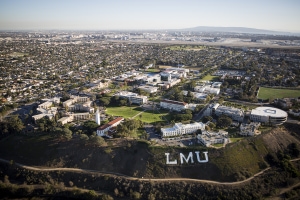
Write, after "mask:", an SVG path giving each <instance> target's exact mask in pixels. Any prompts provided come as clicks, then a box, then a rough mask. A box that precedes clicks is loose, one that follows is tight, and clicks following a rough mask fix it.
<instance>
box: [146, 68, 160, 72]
mask: <svg viewBox="0 0 300 200" xmlns="http://www.w3.org/2000/svg"><path fill="white" fill-rule="evenodd" d="M146 72H160V70H159V69H156V68H155V69H154V68H149V69H146Z"/></svg>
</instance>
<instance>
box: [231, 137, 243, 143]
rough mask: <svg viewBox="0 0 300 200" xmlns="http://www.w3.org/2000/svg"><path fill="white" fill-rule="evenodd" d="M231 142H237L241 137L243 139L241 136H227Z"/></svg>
mask: <svg viewBox="0 0 300 200" xmlns="http://www.w3.org/2000/svg"><path fill="white" fill-rule="evenodd" d="M229 139H230V141H231V142H238V141H240V140H242V139H244V138H243V137H234V138H229Z"/></svg>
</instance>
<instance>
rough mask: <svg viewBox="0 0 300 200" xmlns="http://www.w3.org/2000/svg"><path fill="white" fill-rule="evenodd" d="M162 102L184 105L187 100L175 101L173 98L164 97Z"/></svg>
mask: <svg viewBox="0 0 300 200" xmlns="http://www.w3.org/2000/svg"><path fill="white" fill-rule="evenodd" d="M162 102H166V103H171V104H177V105H183V106H184V105H186V104H187V103H185V102H181V101H173V100H168V99H164V100H162Z"/></svg>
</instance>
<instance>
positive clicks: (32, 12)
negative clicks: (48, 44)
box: [0, 0, 300, 33]
mask: <svg viewBox="0 0 300 200" xmlns="http://www.w3.org/2000/svg"><path fill="white" fill-rule="evenodd" d="M197 26H215V27H248V28H258V29H266V30H275V31H288V32H297V33H300V0H0V30H33V29H34V30H43V29H46V30H49V29H50V30H53V29H61V30H69V29H70V30H128V29H135V30H143V29H156V30H157V29H180V28H192V27H197Z"/></svg>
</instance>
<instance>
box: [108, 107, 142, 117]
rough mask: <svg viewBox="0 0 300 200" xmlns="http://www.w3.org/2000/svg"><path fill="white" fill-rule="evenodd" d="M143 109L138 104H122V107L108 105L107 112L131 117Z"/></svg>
mask: <svg viewBox="0 0 300 200" xmlns="http://www.w3.org/2000/svg"><path fill="white" fill-rule="evenodd" d="M142 111H143V110H142V109H141V108H140V107H137V106H131V107H127V106H122V107H107V108H106V113H107V114H109V115H112V116H122V117H124V118H131V117H133V116H135V115H137V114H138V113H140V112H142Z"/></svg>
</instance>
